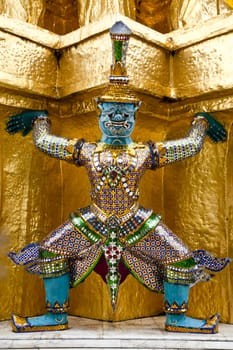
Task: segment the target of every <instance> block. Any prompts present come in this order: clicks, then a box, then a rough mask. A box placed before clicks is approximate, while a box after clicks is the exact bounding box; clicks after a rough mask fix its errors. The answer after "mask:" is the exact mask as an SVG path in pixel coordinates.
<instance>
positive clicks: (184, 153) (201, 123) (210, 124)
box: [152, 112, 227, 167]
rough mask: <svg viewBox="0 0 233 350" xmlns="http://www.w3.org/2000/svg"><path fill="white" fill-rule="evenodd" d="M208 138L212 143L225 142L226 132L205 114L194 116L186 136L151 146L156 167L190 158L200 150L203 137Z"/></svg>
mask: <svg viewBox="0 0 233 350" xmlns="http://www.w3.org/2000/svg"><path fill="white" fill-rule="evenodd" d="M206 136H209V137H210V139H211V140H212V141H213V142H214V143H217V142H220V141H225V140H226V137H227V133H226V130H225V128H224V126H223V125H222V124H220V123H219V122H218V121H217V120H216V119H214V118H213V117H212V116H211V115H210V114H208V113H206V112H200V113H197V114H196V115H195V116H194V119H193V122H192V125H191V128H190V130H189V132H188V135H187V136H186V137H184V138H182V139H178V140H174V141H165V142H157V143H154V144H152V147H153V152H154V156H155V158H154V159H156V160H157V166H158V167H162V166H164V165H166V164H170V163H173V162H176V161H179V160H183V159H185V158H188V157H192V156H194V155H195V154H197V153H198V152H200V150H201V149H202V146H203V143H204V140H205V137H206Z"/></svg>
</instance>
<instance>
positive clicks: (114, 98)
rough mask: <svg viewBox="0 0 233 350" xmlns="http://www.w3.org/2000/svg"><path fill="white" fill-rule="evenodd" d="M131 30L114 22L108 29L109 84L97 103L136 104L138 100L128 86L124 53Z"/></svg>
mask: <svg viewBox="0 0 233 350" xmlns="http://www.w3.org/2000/svg"><path fill="white" fill-rule="evenodd" d="M130 34H131V30H130V29H129V28H128V27H127V26H126V25H125V24H124V23H123V22H121V21H118V22H116V23H115V24H114V25H113V26H112V28H111V29H110V36H111V40H112V65H111V75H110V77H109V84H108V87H107V90H106V91H105V93H104V95H103V96H101V97H99V98H98V102H125V103H127V102H131V103H138V102H139V99H138V98H137V96H136V95H135V93H134V91H133V90H132V89H131V88H130V86H129V77H128V75H127V71H126V52H127V48H128V44H129V38H130Z"/></svg>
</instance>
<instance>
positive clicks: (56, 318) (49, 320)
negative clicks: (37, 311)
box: [12, 312, 68, 333]
mask: <svg viewBox="0 0 233 350" xmlns="http://www.w3.org/2000/svg"><path fill="white" fill-rule="evenodd" d="M67 328H68V322H67V314H66V313H61V314H53V313H49V312H48V313H47V314H45V315H41V316H35V317H21V316H18V315H12V330H13V332H17V333H21V332H40V331H60V330H64V329H67Z"/></svg>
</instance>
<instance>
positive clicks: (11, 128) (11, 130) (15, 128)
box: [6, 125, 21, 134]
mask: <svg viewBox="0 0 233 350" xmlns="http://www.w3.org/2000/svg"><path fill="white" fill-rule="evenodd" d="M20 129H21V128H19V127H18V126H16V125H12V126H9V127H6V131H7V132H9V134H15V133H16V132H18V131H19V130H20Z"/></svg>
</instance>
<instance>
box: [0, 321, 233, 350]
mask: <svg viewBox="0 0 233 350" xmlns="http://www.w3.org/2000/svg"><path fill="white" fill-rule="evenodd" d="M164 321H165V317H164V316H159V317H149V318H142V319H136V320H129V321H122V322H103V321H97V320H90V319H86V318H80V317H71V316H70V317H69V326H70V328H69V329H68V330H65V331H58V332H54V331H52V332H35V333H21V334H20V333H13V332H12V331H11V323H10V321H6V322H0V349H18V350H19V349H38V350H39V349H44V350H48V349H59V350H64V349H66V350H68V349H70V350H71V349H86V350H97V349H98V350H99V349H108V350H110V349H124V350H127V349H130V350H134V349H140V350H144V349H147V350H152V349H157V350H164V349H170V350H174V349H180V350H183V349H190V350H199V349H221V350H223V349H233V325H228V324H222V323H221V324H220V326H219V333H218V334H211V335H205V334H188V333H187V334H181V333H170V332H166V331H164Z"/></svg>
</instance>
